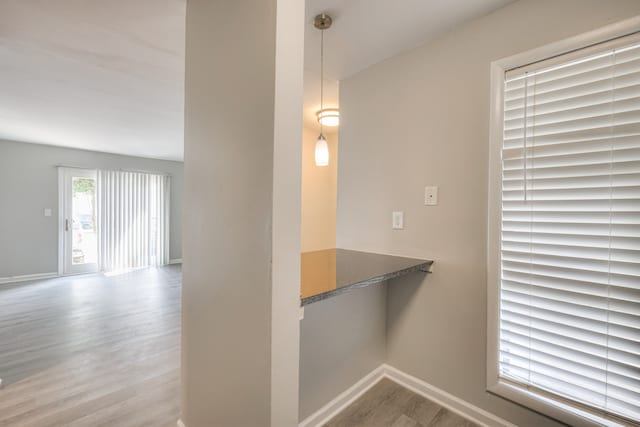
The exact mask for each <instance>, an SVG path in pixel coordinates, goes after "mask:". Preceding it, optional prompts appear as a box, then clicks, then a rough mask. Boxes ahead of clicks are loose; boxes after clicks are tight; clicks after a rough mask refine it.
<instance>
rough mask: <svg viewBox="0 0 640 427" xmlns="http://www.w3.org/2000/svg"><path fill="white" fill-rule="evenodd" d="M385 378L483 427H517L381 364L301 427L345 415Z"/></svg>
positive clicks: (308, 418) (319, 426) (310, 426)
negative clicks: (348, 408)
mask: <svg viewBox="0 0 640 427" xmlns="http://www.w3.org/2000/svg"><path fill="white" fill-rule="evenodd" d="M383 378H388V379H390V380H391V381H394V382H395V383H397V384H399V385H401V386H403V387H405V388H407V389H409V390H411V391H413V392H414V393H417V394H419V395H420V396H422V397H424V398H426V399H428V400H430V401H432V402H434V403H437V404H438V405H440V406H442V407H444V408H447V409H448V410H450V411H451V412H454V413H456V414H458V415H460V416H461V417H463V418H465V419H467V420H469V421H472V422H474V423H476V424H478V425H480V426H484V427H516V425H515V424H512V423H510V422H508V421H506V420H504V419H502V418H500V417H498V416H497V415H494V414H492V413H490V412H487V411H485V410H484V409H481V408H479V407H477V406H475V405H472V404H471V403H469V402H467V401H465V400H462V399H460V398H458V397H456V396H454V395H452V394H450V393H447V392H446V391H444V390H441V389H439V388H438V387H435V386H433V385H431V384H428V383H426V382H425V381H422V380H421V379H419V378H416V377H414V376H412V375H409V374H407V373H405V372H402V371H401V370H399V369H397V368H394V367H393V366H389V365H387V364H382V365H380V366H378V367H377V368H376V369H374V370H373V371H371V372H370V373H369V374H367V375H366V376H365V377H364V378H362V379H361V380H360V381H358V382H357V383H355V384H354V385H352V386H351V387H350V388H349V389H347V390H346V391H344V392H343V393H341V394H340V395H338V396H337V397H336V398H334V399H333V400H331V401H330V402H329V403H327V404H326V405H324V406H323V407H322V408H320V409H319V410H318V411H316V412H314V413H313V414H311V415H310V416H308V417H307V418H305V419H304V420H303V421H302V422H300V424H299V425H298V427H321V426H323V425H324V424H326V423H327V422H328V421H329V420H331V419H332V418H333V417H335V416H336V415H338V414H339V413H340V412H342V411H343V410H344V409H345V408H346V407H347V406H349V405H350V404H351V403H353V402H354V401H355V400H356V399H357V398H359V397H360V396H362V395H363V394H364V393H366V392H367V391H368V390H369V389H370V388H371V387H373V386H374V385H375V384H377V383H378V381H380V380H381V379H383Z"/></svg>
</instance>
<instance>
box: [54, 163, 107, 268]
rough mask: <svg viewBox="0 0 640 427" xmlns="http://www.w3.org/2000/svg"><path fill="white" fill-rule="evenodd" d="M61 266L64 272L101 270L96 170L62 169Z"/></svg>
mask: <svg viewBox="0 0 640 427" xmlns="http://www.w3.org/2000/svg"><path fill="white" fill-rule="evenodd" d="M60 181H61V184H62V188H61V195H62V197H61V202H62V209H61V214H62V215H61V224H60V226H61V229H62V232H61V233H62V267H63V273H64V274H78V273H92V272H96V271H98V227H97V225H98V222H97V217H96V190H97V174H96V171H95V170H88V169H73V168H64V169H62V171H61V180H60Z"/></svg>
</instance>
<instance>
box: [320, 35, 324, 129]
mask: <svg viewBox="0 0 640 427" xmlns="http://www.w3.org/2000/svg"><path fill="white" fill-rule="evenodd" d="M322 110H324V30H320V111H322ZM322 134H323V128H322V120H320V135H322Z"/></svg>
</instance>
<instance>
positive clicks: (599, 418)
mask: <svg viewBox="0 0 640 427" xmlns="http://www.w3.org/2000/svg"><path fill="white" fill-rule="evenodd" d="M638 31H640V16H637V17H634V18H631V19H627V20H624V21H621V22H618V23H615V24H612V25H608V26H605V27H603V28H600V29H597V30H594V31H590V32H588V33H584V34H581V35H578V36H575V37H570V38H567V39H564V40H561V41H559V42H555V43H551V44H548V45H545V46H542V47H539V48H535V49H532V50H529V51H526V52H523V53H519V54H516V55H513V56H510V57H507V58H503V59H500V60H497V61H494V62H492V63H491V69H490V79H491V80H490V102H491V105H490V126H489V144H490V146H489V183H488V184H489V189H488V194H489V199H488V224H487V227H488V228H487V232H488V236H487V237H488V241H487V243H488V248H487V249H488V250H487V371H486V375H487V377H486V381H487V384H486V388H487V391H488V392H489V393H491V394H495V395H497V396H499V397H502V398H505V399H508V400H510V401H513V402H515V403H518V404H520V405H522V406H525V407H527V408H529V409H532V410H534V411H536V412H539V413H541V414H543V415H547V416H549V417H551V418H554V419H557V420H559V421H561V422H564V423H567V424H569V425H575V426H602V425H606V426H622V425H624V424H621V422H620V421H618V420H617V418H614V417H608V416H604V415H602V414H599V413H597V411H593V412H591V411H588V410H586V409H583V408H581V407H580V406H577V405H575V404H573V403H571V402H568V401H563V400H561V399H559V398H556V397H554V396H548V395H543V394H542V393H538V392H533V391H528V390H526V389H524V388H523V387H521V386H520V385H515V384H513V383H511V382H509V381H507V380H504V379H501V378H500V377H499V369H498V363H499V351H498V349H499V340H500V259H501V258H500V242H501V239H500V236H501V223H502V206H501V205H502V140H503V125H504V122H503V117H504V111H503V107H504V103H503V100H504V93H503V92H504V78H505V73H506V72H507V71H508V70H511V69H514V68H517V67H521V66H525V65H527V64H532V63H535V62H539V61H543V60H546V59H549V58H553V57H555V56H558V55H564V54H566V53H569V52H572V51H577V50H582V49H585V48H588V47H589V46H592V45H595V44H598V43H602V42H606V41H608V40H611V39H615V38H618V37H623V36H626V35H629V34H631V33H634V32H638Z"/></svg>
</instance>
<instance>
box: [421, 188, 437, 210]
mask: <svg viewBox="0 0 640 427" xmlns="http://www.w3.org/2000/svg"><path fill="white" fill-rule="evenodd" d="M424 204H425V205H427V206H435V205H437V204H438V187H424Z"/></svg>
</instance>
